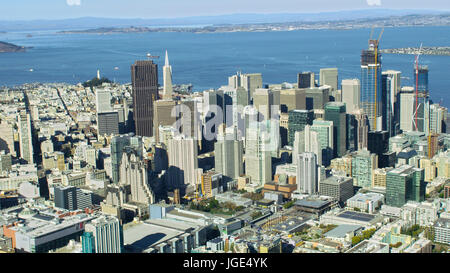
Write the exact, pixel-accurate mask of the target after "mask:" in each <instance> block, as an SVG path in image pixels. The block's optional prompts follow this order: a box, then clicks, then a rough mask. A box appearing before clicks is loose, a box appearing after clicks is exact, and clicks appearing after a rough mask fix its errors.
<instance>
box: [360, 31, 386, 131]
mask: <svg viewBox="0 0 450 273" xmlns="http://www.w3.org/2000/svg"><path fill="white" fill-rule="evenodd" d="M378 43H379V41H378V40H370V41H369V49H368V50H363V51H362V54H361V96H360V99H361V104H360V105H361V108H362V109H363V110H364V113H365V114H366V115H367V117H368V119H369V129H370V130H371V131H378V130H381V129H382V93H381V90H382V74H381V54H380V53H378Z"/></svg>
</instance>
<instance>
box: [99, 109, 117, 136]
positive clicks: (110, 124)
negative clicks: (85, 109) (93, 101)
mask: <svg viewBox="0 0 450 273" xmlns="http://www.w3.org/2000/svg"><path fill="white" fill-rule="evenodd" d="M97 126H98V136H105V135H107V136H109V135H118V134H119V113H118V112H102V113H97Z"/></svg>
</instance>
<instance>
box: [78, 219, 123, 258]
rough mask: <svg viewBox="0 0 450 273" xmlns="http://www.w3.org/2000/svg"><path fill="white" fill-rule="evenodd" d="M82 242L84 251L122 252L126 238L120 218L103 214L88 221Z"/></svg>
mask: <svg viewBox="0 0 450 273" xmlns="http://www.w3.org/2000/svg"><path fill="white" fill-rule="evenodd" d="M81 243H82V250H83V253H122V251H123V245H124V239H123V228H122V225H121V224H120V222H119V219H117V218H116V217H113V216H106V215H102V216H100V217H99V218H97V219H94V220H92V221H91V222H89V223H87V224H86V225H85V227H84V233H83V235H82V237H81Z"/></svg>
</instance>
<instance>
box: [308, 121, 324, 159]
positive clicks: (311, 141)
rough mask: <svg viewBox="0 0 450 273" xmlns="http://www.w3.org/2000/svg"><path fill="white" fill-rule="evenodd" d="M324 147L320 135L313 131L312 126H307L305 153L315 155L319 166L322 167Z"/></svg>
mask: <svg viewBox="0 0 450 273" xmlns="http://www.w3.org/2000/svg"><path fill="white" fill-rule="evenodd" d="M321 147H322V145H321V143H320V139H319V133H318V132H316V131H314V130H311V126H310V125H306V126H305V152H309V153H314V154H315V155H316V159H317V165H318V166H322V149H321Z"/></svg>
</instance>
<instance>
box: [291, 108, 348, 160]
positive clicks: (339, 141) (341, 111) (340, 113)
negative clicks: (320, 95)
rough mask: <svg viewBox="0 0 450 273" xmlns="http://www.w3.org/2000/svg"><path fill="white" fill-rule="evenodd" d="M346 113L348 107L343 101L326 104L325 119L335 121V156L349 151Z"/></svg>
mask: <svg viewBox="0 0 450 273" xmlns="http://www.w3.org/2000/svg"><path fill="white" fill-rule="evenodd" d="M345 113H346V108H345V103H343V102H329V103H327V104H326V105H325V120H329V121H332V122H333V138H334V141H333V145H334V147H333V150H334V157H341V156H343V155H344V154H345V152H346V151H347V137H346V136H347V116H346V114H345ZM289 129H290V127H289Z"/></svg>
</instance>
